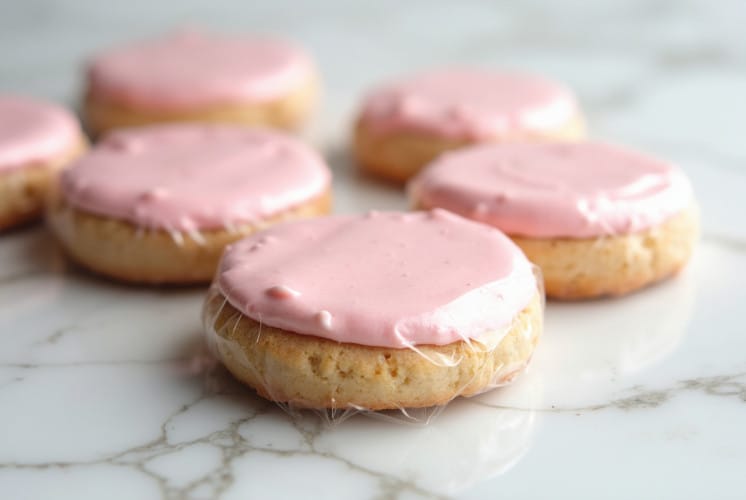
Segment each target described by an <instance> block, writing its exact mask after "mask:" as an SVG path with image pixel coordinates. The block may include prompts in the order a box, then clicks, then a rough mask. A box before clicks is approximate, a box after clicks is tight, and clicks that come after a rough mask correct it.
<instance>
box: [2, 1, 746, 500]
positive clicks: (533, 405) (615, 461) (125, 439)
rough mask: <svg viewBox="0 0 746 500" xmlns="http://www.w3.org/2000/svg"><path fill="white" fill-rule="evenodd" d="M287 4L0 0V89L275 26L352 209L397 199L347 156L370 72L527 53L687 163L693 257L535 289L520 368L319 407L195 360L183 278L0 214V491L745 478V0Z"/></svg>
mask: <svg viewBox="0 0 746 500" xmlns="http://www.w3.org/2000/svg"><path fill="white" fill-rule="evenodd" d="M297 3H300V2H297ZM295 4H296V2H292V1H291V0H285V1H274V2H264V3H263V4H258V3H256V2H255V3H254V5H249V3H248V2H238V1H228V0H225V1H216V2H209V3H208V2H204V3H201V2H196V1H186V2H177V1H171V2H153V3H152V5H148V6H147V9H146V10H143V9H144V7H143V5H139V4H136V3H134V2H95V1H93V0H86V1H73V0H68V1H43V0H36V1H29V2H14V3H12V4H10V3H9V4H7V5H4V6H3V7H2V14H1V15H0V90H2V91H3V92H5V91H13V92H26V93H30V94H35V95H39V96H43V97H47V98H51V99H57V100H60V101H63V102H68V103H70V104H74V103H75V102H76V96H77V94H78V91H79V80H80V68H81V65H82V63H83V61H84V60H85V57H86V56H87V55H88V54H90V53H91V51H93V50H94V49H95V48H96V47H100V46H105V45H107V44H111V43H115V42H118V41H121V40H125V39H129V38H133V37H138V36H144V35H147V34H151V33H157V32H159V31H161V30H163V29H166V28H168V27H171V26H174V25H179V24H183V23H199V24H202V25H207V26H212V27H216V28H221V29H226V30H233V31H238V30H262V31H270V32H276V33H284V34H288V35H291V36H294V37H295V38H297V39H299V40H300V41H301V42H303V43H306V44H308V45H309V47H310V48H311V49H312V50H313V51H314V53H315V54H316V55H317V57H318V59H319V61H320V64H321V67H322V71H323V74H324V78H325V81H326V98H325V104H324V107H323V109H322V110H321V112H320V114H319V117H318V119H317V121H316V123H315V124H314V126H313V127H312V129H311V131H310V133H309V137H310V138H311V140H312V141H313V142H314V143H316V144H317V145H318V146H319V147H320V148H321V149H322V150H323V151H324V152H325V154H326V155H327V158H328V159H329V161H330V163H331V164H332V166H333V168H334V170H335V176H336V180H335V190H336V207H335V208H336V211H338V212H351V211H354V212H358V211H363V210H366V209H368V208H372V207H375V208H405V206H406V203H405V201H404V199H403V197H402V195H401V193H400V192H399V191H397V190H395V189H393V188H391V187H388V186H386V185H382V184H378V183H375V182H372V181H370V180H367V179H364V178H361V177H359V176H358V175H356V174H355V172H354V170H353V169H352V164H351V161H350V160H349V157H348V151H347V146H346V141H347V134H348V130H347V127H348V124H349V120H350V117H351V113H352V112H353V111H354V106H355V102H356V100H357V99H358V98H359V96H360V94H361V93H362V92H364V91H365V89H366V88H367V86H369V85H370V84H371V83H373V82H376V81H378V80H380V79H381V78H384V77H386V76H388V75H394V74H397V73H401V72H403V71H408V70H411V69H412V68H417V67H425V66H428V65H431V64H439V63H455V62H466V63H475V64H484V65H489V66H498V67H510V68H518V69H525V70H531V71H537V72H541V73H545V74H547V75H550V76H553V77H555V78H558V79H561V80H564V81H566V82H568V83H569V84H570V85H571V86H573V87H574V88H575V89H576V90H577V92H578V93H579V95H580V98H581V101H582V103H583V105H584V108H585V109H586V111H587V114H588V118H589V125H590V130H591V133H592V134H593V135H594V136H596V137H600V138H602V139H607V140H613V141H617V142H622V143H627V144H630V145H632V146H635V147H638V148H641V149H645V150H648V151H650V152H652V153H655V154H658V155H661V156H663V157H666V158H669V159H671V160H673V161H676V162H678V163H679V164H680V165H681V166H682V167H683V168H684V169H685V170H686V172H687V173H688V174H689V175H690V176H691V178H692V179H693V182H694V185H695V189H696V191H697V195H698V197H699V199H700V201H701V206H702V213H703V238H702V241H701V243H700V245H699V247H698V249H697V251H696V254H695V256H694V258H693V261H692V263H691V265H690V266H689V268H688V269H687V270H686V271H685V272H684V273H683V274H682V275H681V276H679V277H678V278H677V279H675V280H673V281H670V282H667V283H665V284H662V285H660V286H656V287H654V288H651V289H648V290H645V291H643V292H641V293H637V294H634V295H632V296H629V297H627V298H623V299H619V300H604V301H596V302H590V303H569V304H557V303H550V304H549V305H548V307H547V314H546V318H547V319H546V334H545V337H544V339H543V341H542V343H541V345H540V347H539V349H538V351H537V354H536V356H535V358H534V361H533V363H532V365H531V367H530V370H529V371H528V373H526V374H525V376H523V377H521V378H520V380H519V381H518V382H517V383H516V384H514V385H513V386H510V387H508V388H505V389H502V390H496V391H494V392H491V393H489V394H486V395H483V396H480V397H476V398H472V399H468V400H458V401H456V402H455V403H453V404H452V405H450V406H449V407H447V408H446V410H445V411H444V412H443V413H442V414H441V415H440V416H439V417H438V418H437V419H436V420H435V421H434V422H433V423H431V424H430V425H428V426H424V427H417V426H408V425H397V424H392V423H390V422H385V421H380V420H375V419H371V418H367V417H364V416H358V417H353V418H351V419H348V420H346V421H345V422H343V423H342V424H340V425H337V426H334V427H331V428H330V427H327V426H325V425H324V424H323V422H322V421H321V420H319V419H318V418H317V417H316V416H315V415H312V414H311V415H304V416H303V417H302V418H300V419H296V420H293V419H291V418H289V417H288V416H287V415H286V414H285V413H283V412H282V411H281V410H279V409H278V408H276V407H275V406H273V405H272V404H268V403H266V402H264V401H263V400H261V399H259V398H258V397H256V396H255V395H254V394H253V393H252V392H250V391H249V390H247V389H244V388H242V387H241V386H239V385H238V384H237V383H236V382H234V381H233V380H232V379H231V377H230V376H228V375H227V374H226V373H225V372H224V371H223V369H222V368H220V367H219V366H215V364H214V363H213V361H212V360H211V359H210V357H209V356H208V355H207V354H206V352H205V348H204V345H203V341H202V337H201V325H200V321H199V311H200V306H201V302H202V299H203V297H204V293H205V291H204V290H203V289H199V288H192V289H147V288H145V289H140V288H134V287H125V286H118V285H115V284H110V283H108V282H106V281H103V280H100V279H97V278H94V277H92V276H89V275H87V274H85V273H82V272H80V271H79V270H77V269H75V268H73V267H71V266H70V265H68V264H67V263H66V261H65V259H64V258H63V256H62V255H61V253H60V251H59V249H58V248H57V247H56V245H55V243H54V242H53V240H52V239H51V238H50V236H49V234H48V233H47V231H46V230H45V229H44V228H43V227H41V226H35V227H31V228H27V229H23V230H18V231H14V232H11V233H9V234H4V235H2V236H0V498H7V499H62V498H74V499H89V498H90V499H99V498H107V499H108V500H114V499H120V498H121V499H135V498H136V499H143V500H149V499H154V500H155V499H195V500H196V499H213V498H218V499H221V500H229V499H238V498H317V497H318V498H329V499H334V498H371V499H373V498H401V499H424V498H446V497H448V498H450V497H458V498H498V497H500V498H511V499H524V498H525V499H530V498H573V499H585V498H587V499H598V498H619V499H628V498H656V499H669V498H670V499H681V498H709V499H724V498H743V497H744V494H745V493H744V492H745V491H746V489H745V487H746V478H745V476H744V470H746V431H745V430H744V428H745V427H744V423H746V335H744V326H743V324H744V323H743V321H742V318H741V317H740V316H739V314H740V313H741V312H742V310H741V308H742V307H744V304H746V289H745V288H744V286H743V283H744V281H746V222H744V216H746V98H745V97H744V94H745V93H746V36H744V31H743V26H746V7H744V5H743V3H742V2H740V1H737V0H732V1H722V2H705V1H702V2H694V1H656V2H644V1H619V2H582V1H579V0H576V1H570V2H562V7H561V8H560V7H559V6H558V5H557V4H558V3H550V2H537V1H529V2H521V3H520V4H518V2H514V3H513V4H511V5H508V4H507V3H500V4H498V3H491V2H459V3H455V2H453V3H445V2H443V3H438V2H429V1H412V2H406V5H407V6H406V8H405V7H403V5H404V3H402V2H395V1H379V2H367V3H354V2H342V1H340V0H338V1H333V2H318V3H315V5H314V6H311V5H295ZM309 4H310V2H309Z"/></svg>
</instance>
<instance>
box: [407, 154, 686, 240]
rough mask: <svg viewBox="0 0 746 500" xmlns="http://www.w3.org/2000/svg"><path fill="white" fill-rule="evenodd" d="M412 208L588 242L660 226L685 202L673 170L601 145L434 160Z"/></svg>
mask: <svg viewBox="0 0 746 500" xmlns="http://www.w3.org/2000/svg"><path fill="white" fill-rule="evenodd" d="M409 189H410V195H411V197H412V198H413V200H414V202H416V203H418V204H420V205H422V206H424V207H441V208H445V209H448V210H451V211H453V212H456V213H459V214H462V215H464V216H466V217H469V218H471V219H474V220H478V221H482V222H486V223H488V224H491V225H493V226H495V227H498V228H500V229H501V230H503V231H505V232H506V233H508V234H514V235H522V236H528V237H534V238H558V237H559V238H563V237H565V238H594V237H598V236H602V235H614V234H628V233H634V232H638V231H642V230H645V229H648V228H650V227H653V226H656V225H658V224H661V223H662V222H664V221H665V220H666V219H668V218H669V217H671V216H673V215H675V214H677V213H679V212H680V211H681V210H683V209H684V208H686V207H687V206H688V205H689V204H691V203H692V197H693V194H692V188H691V185H690V183H689V181H688V180H687V178H686V176H685V175H684V174H683V173H682V172H681V171H680V170H679V169H677V168H676V167H674V166H673V165H671V164H669V163H666V162H664V161H661V160H657V159H655V158H651V157H649V156H645V155H643V154H641V153H637V152H635V151H630V150H627V149H622V148H620V147H617V146H612V145H609V144H603V143H596V142H586V143H577V144H569V143H568V144H490V145H479V146H474V147H470V148H466V149H462V150H459V151H455V152H452V153H447V154H445V155H443V156H441V157H440V158H438V159H437V160H435V161H434V162H433V163H432V164H431V165H430V166H429V167H427V168H426V169H425V170H424V171H423V172H421V173H420V175H418V176H417V177H416V178H415V179H413V181H412V182H411V184H410V186H409Z"/></svg>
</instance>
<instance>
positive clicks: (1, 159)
mask: <svg viewBox="0 0 746 500" xmlns="http://www.w3.org/2000/svg"><path fill="white" fill-rule="evenodd" d="M81 135H82V134H81V131H80V126H79V125H78V121H77V120H76V119H75V117H74V116H73V115H72V114H71V113H70V112H68V111H67V110H65V109H64V108H61V107H59V106H56V105H54V104H49V103H42V102H37V101H32V100H30V99H26V98H23V97H15V96H14V97H11V96H0V171H6V170H13V169H16V168H21V167H24V166H27V165H31V164H35V163H38V162H44V161H49V160H53V159H56V158H58V157H61V156H62V155H65V154H66V153H70V152H72V150H73V149H74V148H75V147H76V146H77V145H78V143H79V142H80V140H81Z"/></svg>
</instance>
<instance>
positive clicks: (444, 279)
mask: <svg viewBox="0 0 746 500" xmlns="http://www.w3.org/2000/svg"><path fill="white" fill-rule="evenodd" d="M217 284H218V286H219V288H220V290H221V292H222V293H223V295H225V296H226V297H227V299H228V301H229V302H230V303H231V304H232V305H233V306H234V307H236V308H237V309H239V310H240V311H241V312H243V313H244V314H246V315H247V316H249V317H250V318H252V319H254V320H256V321H258V322H261V323H262V324H266V325H270V326H273V327H277V328H283V329H286V330H289V331H293V332H296V333H300V334H307V335H315V336H318V337H323V338H326V339H330V340H334V341H339V342H346V343H354V344H362V345H369V346H379V347H393V348H403V347H408V346H413V345H418V344H436V345H443V344H449V343H452V342H456V341H459V340H463V339H478V338H479V337H481V336H483V335H484V334H486V333H494V332H497V333H499V332H500V331H501V329H502V330H504V329H505V327H507V326H509V325H510V323H511V321H512V320H513V318H514V317H515V316H516V314H518V312H520V311H521V310H522V309H523V308H524V307H526V305H528V303H529V302H530V300H531V299H532V298H533V297H534V296H535V294H536V293H537V286H536V280H535V278H534V275H533V272H532V268H531V265H530V264H529V262H528V261H527V260H526V257H525V256H524V255H523V253H522V252H521V251H520V250H519V249H518V247H516V246H515V245H514V244H513V243H512V242H511V241H510V240H509V239H508V238H507V237H506V236H505V235H504V234H502V233H501V232H500V231H498V230H495V229H493V228H490V227H488V226H485V225H482V224H478V223H475V222H471V221H469V220H466V219H463V218H461V217H459V216H457V215H454V214H451V213H449V212H446V211H443V210H435V211H432V212H428V213H425V212H417V213H408V214H404V213H386V212H384V213H369V214H367V215H358V216H332V217H324V218H318V219H312V220H306V221H300V222H293V223H289V224H282V225H278V226H273V227H271V228H269V229H268V230H266V231H264V232H263V233H261V234H257V235H253V236H250V237H248V238H246V239H244V240H241V241H239V242H237V243H234V244H232V245H230V246H229V247H228V248H227V250H226V253H225V254H224V256H223V261H222V263H221V266H220V270H219V272H218V279H217Z"/></svg>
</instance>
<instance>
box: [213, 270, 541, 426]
mask: <svg viewBox="0 0 746 500" xmlns="http://www.w3.org/2000/svg"><path fill="white" fill-rule="evenodd" d="M532 269H533V273H534V276H535V278H536V283H537V290H536V294H535V295H534V297H533V298H532V300H531V302H530V303H529V304H528V305H527V306H526V307H525V308H524V309H523V310H522V311H521V312H519V313H518V314H517V315H516V316H515V317H514V319H513V321H512V323H511V324H509V325H507V326H506V327H504V328H503V329H501V330H500V331H496V332H492V333H489V334H487V335H485V336H483V337H482V338H480V339H464V340H461V341H458V342H454V343H453V344H446V345H444V346H432V345H410V346H408V347H405V348H402V349H394V348H383V347H370V346H359V345H355V344H345V343H339V342H335V341H331V340H326V339H321V338H318V337H314V336H310V335H300V334H296V333H292V332H289V331H286V330H281V329H277V328H273V327H271V326H269V325H267V324H264V323H263V322H261V321H255V320H254V319H252V318H249V317H248V316H246V315H244V314H243V313H242V312H240V311H239V310H238V309H236V308H235V307H233V305H232V304H231V303H230V302H229V301H228V299H227V298H226V297H225V295H224V294H223V293H222V292H221V290H220V288H219V286H218V285H217V280H216V283H215V284H213V286H212V287H211V288H210V290H209V292H208V295H207V298H206V300H205V304H204V308H203V323H204V328H205V335H206V341H207V343H208V346H209V348H210V350H211V352H212V353H213V354H214V355H215V356H216V357H217V358H218V359H219V360H220V361H221V362H222V363H223V364H224V365H225V366H226V368H227V369H228V370H229V371H230V372H231V373H232V374H233V375H234V376H235V377H236V378H238V379H239V380H241V381H242V382H244V383H245V384H247V385H249V386H251V387H253V388H254V389H255V390H256V391H257V392H258V394H259V395H261V396H262V397H264V398H266V399H268V400H271V401H274V402H275V403H277V404H278V405H279V406H280V407H281V408H283V409H284V410H285V411H286V412H288V413H289V414H291V415H293V416H297V414H298V412H300V411H304V410H310V411H315V412H316V413H318V415H319V416H320V417H321V418H322V419H323V420H324V421H326V422H327V423H328V424H336V423H339V422H341V421H344V420H346V419H347V418H349V417H350V416H352V415H356V414H365V415H368V416H371V417H375V418H379V419H384V420H391V421H396V422H402V423H409V424H427V423H429V422H430V421H431V420H432V419H433V418H434V417H436V416H437V415H438V414H439V413H440V412H441V411H442V409H443V408H444V407H445V405H446V404H448V403H449V402H450V401H452V400H453V399H455V398H457V397H459V396H473V395H477V394H480V393H483V392H485V391H488V390H492V389H494V388H496V387H500V386H502V385H505V384H508V383H510V382H512V381H513V380H514V378H515V377H516V376H518V375H519V374H520V373H521V372H522V371H523V370H524V369H525V368H526V366H527V364H528V362H529V360H530V358H531V355H532V353H533V350H534V348H535V346H536V343H537V341H538V339H539V337H540V335H541V331H542V328H543V314H544V290H543V281H542V277H541V272H540V270H539V268H538V267H536V266H532ZM320 353H321V354H320ZM340 353H341V354H340ZM345 355H347V356H345ZM305 391H307V393H306V392H305ZM356 391H357V392H356ZM418 393H420V394H421V395H422V396H423V398H422V399H420V400H419V401H418V399H417V394H418ZM356 394H357V399H356V396H355V395H356ZM387 394H388V395H389V396H390V398H389V399H382V398H385V396H386V395H387ZM366 400H367V401H372V402H373V404H369V403H366V402H365V401H366ZM397 400H408V401H415V402H416V403H415V404H412V405H403V404H400V402H399V401H397ZM320 402H321V404H319V403H320Z"/></svg>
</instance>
